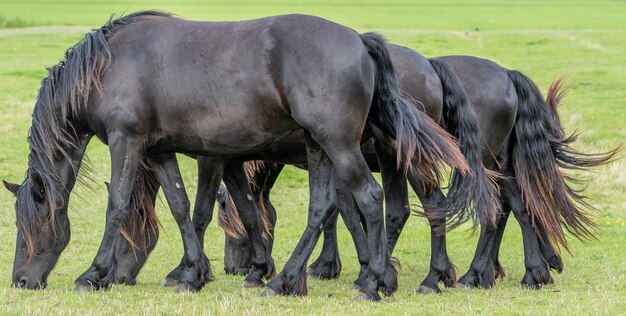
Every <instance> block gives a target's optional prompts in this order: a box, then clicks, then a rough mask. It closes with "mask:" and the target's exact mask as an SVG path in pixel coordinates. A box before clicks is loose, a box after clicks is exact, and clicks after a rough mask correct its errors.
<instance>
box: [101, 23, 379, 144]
mask: <svg viewBox="0 0 626 316" xmlns="http://www.w3.org/2000/svg"><path fill="white" fill-rule="evenodd" d="M109 43H110V47H111V54H112V56H113V57H112V62H111V65H110V67H109V69H108V71H107V72H106V74H105V75H104V76H103V78H102V91H103V92H104V93H103V94H102V95H100V94H99V93H92V96H93V98H92V101H91V106H90V107H91V109H92V112H93V113H94V114H95V115H96V116H99V117H98V119H96V120H95V121H98V123H96V125H100V126H98V127H99V130H100V134H104V133H105V132H106V131H107V130H111V129H130V130H132V132H133V133H136V134H142V133H143V134H150V135H151V137H152V138H155V139H152V140H150V142H151V143H158V144H160V145H161V146H163V147H167V148H164V150H165V149H167V150H176V151H182V152H185V148H179V147H177V146H179V145H185V144H186V142H185V143H180V142H176V141H174V139H182V138H185V139H187V140H188V141H187V142H191V143H192V144H190V145H189V147H190V148H191V147H194V148H198V147H205V148H206V149H207V152H205V153H208V152H210V151H211V149H212V148H221V149H224V148H230V147H232V148H231V149H232V154H234V153H236V152H238V150H239V149H238V148H247V150H249V151H254V150H257V149H258V148H261V147H264V146H266V145H268V144H270V143H272V142H274V141H276V140H277V139H279V138H281V137H284V136H285V135H286V134H288V133H289V132H290V131H292V130H294V129H296V128H298V127H299V126H303V125H305V126H304V127H315V126H316V125H317V124H318V123H319V122H321V121H325V120H328V118H329V117H332V118H333V120H334V121H337V122H339V121H342V118H343V119H345V120H343V121H346V120H350V119H352V118H351V117H350V116H349V115H347V114H354V115H353V116H354V117H357V119H359V116H362V117H361V118H360V119H361V120H362V121H364V120H365V115H366V113H367V109H368V108H367V107H369V103H371V94H372V93H373V92H372V90H373V85H374V80H373V69H372V66H371V60H370V59H369V58H364V57H365V56H367V52H366V51H365V49H364V47H363V44H362V42H361V41H360V38H359V36H358V34H357V33H356V32H354V31H352V30H350V29H348V28H346V27H343V26H340V25H338V24H335V23H332V22H330V21H327V20H324V19H321V18H316V17H311V16H306V15H287V16H276V17H268V18H262V19H256V20H249V21H242V22H197V21H187V20H183V19H178V18H173V17H151V18H149V19H145V20H142V21H140V22H136V23H132V24H129V25H126V26H124V27H122V28H120V29H119V30H118V31H116V33H115V34H113V35H112V36H111V37H110V39H109ZM364 54H365V55H364ZM368 67H369V68H368ZM359 98H360V99H359ZM354 99H358V100H356V101H355V100H354ZM351 106H352V107H354V106H356V107H357V108H356V109H355V110H354V111H352V112H351V111H349V110H350V107H351ZM346 107H348V108H346ZM292 112H293V113H292ZM335 112H336V113H335ZM146 122H148V123H149V124H148V123H146ZM110 124H117V125H118V126H116V127H114V128H111V126H105V125H110ZM338 125H341V124H339V123H338ZM352 125H354V124H352ZM359 125H362V124H356V125H355V126H356V128H357V129H358V128H359ZM181 126H189V128H188V129H187V130H185V131H183V130H181ZM236 136H237V137H236ZM235 137H236V138H235ZM101 138H106V136H104V137H103V136H101ZM164 139H165V140H164ZM167 139H169V140H167ZM170 147H172V148H170ZM227 151H228V150H227ZM198 153H199V152H198Z"/></svg>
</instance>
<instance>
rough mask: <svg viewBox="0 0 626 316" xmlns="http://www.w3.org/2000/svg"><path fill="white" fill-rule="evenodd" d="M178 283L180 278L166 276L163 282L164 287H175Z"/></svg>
mask: <svg viewBox="0 0 626 316" xmlns="http://www.w3.org/2000/svg"><path fill="white" fill-rule="evenodd" d="M177 285H178V280H176V279H172V278H165V281H163V284H161V286H162V287H175V286H177Z"/></svg>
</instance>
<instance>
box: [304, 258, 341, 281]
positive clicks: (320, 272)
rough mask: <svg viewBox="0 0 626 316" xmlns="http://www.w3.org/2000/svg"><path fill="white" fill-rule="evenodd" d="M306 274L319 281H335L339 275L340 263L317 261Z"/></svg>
mask: <svg viewBox="0 0 626 316" xmlns="http://www.w3.org/2000/svg"><path fill="white" fill-rule="evenodd" d="M306 274H307V275H309V276H311V277H313V278H316V279H320V280H330V279H336V278H338V277H339V275H340V274H341V261H332V262H327V261H323V260H322V259H317V260H316V261H315V262H314V263H313V264H311V265H310V266H309V267H308V268H307V269H306Z"/></svg>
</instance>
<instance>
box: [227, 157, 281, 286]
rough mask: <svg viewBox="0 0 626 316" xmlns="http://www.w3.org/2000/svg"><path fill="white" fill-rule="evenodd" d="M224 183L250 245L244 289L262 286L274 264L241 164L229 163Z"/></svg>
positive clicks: (270, 273)
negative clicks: (248, 270) (250, 259)
mask: <svg viewBox="0 0 626 316" xmlns="http://www.w3.org/2000/svg"><path fill="white" fill-rule="evenodd" d="M224 183H226V187H227V188H228V192H229V193H230V194H231V196H232V198H233V201H234V202H235V204H236V205H237V208H238V210H239V212H240V214H241V216H240V217H241V221H242V222H243V226H244V228H245V230H246V232H247V233H248V237H249V238H250V243H251V245H252V265H251V267H250V272H248V275H247V276H246V278H245V280H244V282H243V286H244V287H259V286H263V279H267V278H270V277H271V276H273V275H274V263H273V261H272V259H271V256H270V255H269V253H268V252H267V247H266V246H265V243H264V242H263V237H262V228H261V227H262V223H261V217H260V215H259V212H258V209H257V205H256V203H255V201H254V198H253V197H252V191H251V189H250V184H249V183H248V179H247V178H246V175H245V172H244V169H243V163H242V162H235V161H233V162H230V163H229V164H228V165H226V168H225V169H224Z"/></svg>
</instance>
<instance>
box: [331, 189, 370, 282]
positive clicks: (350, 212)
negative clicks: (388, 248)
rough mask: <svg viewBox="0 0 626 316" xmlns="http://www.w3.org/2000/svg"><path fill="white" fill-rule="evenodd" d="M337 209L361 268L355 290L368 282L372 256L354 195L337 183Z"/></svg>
mask: <svg viewBox="0 0 626 316" xmlns="http://www.w3.org/2000/svg"><path fill="white" fill-rule="evenodd" d="M337 208H338V209H339V214H341V218H342V219H343V222H344V224H345V225H346V227H347V228H348V231H349V232H350V236H352V241H353V242H354V246H355V248H356V254H357V257H358V259H359V264H360V265H361V268H360V270H359V277H358V278H357V279H356V280H355V281H354V288H361V287H362V286H364V285H365V281H366V280H367V267H368V266H369V261H370V254H369V249H368V248H367V235H366V234H365V230H364V229H363V226H361V216H360V214H359V208H358V206H357V205H356V202H355V201H354V198H353V197H352V193H350V190H349V189H348V188H347V187H346V185H345V184H343V183H341V182H338V183H337Z"/></svg>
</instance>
